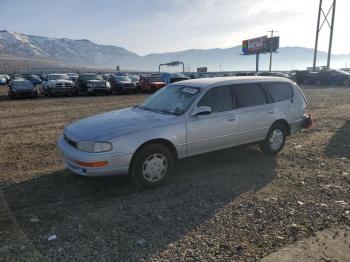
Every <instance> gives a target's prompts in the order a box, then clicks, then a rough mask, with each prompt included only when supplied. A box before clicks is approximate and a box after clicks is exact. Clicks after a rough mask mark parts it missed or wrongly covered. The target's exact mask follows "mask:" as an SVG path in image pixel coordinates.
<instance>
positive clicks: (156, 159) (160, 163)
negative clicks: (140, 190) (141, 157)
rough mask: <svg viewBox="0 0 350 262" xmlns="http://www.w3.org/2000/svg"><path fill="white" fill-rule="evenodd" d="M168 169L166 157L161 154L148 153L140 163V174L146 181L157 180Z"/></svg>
mask: <svg viewBox="0 0 350 262" xmlns="http://www.w3.org/2000/svg"><path fill="white" fill-rule="evenodd" d="M167 170H168V161H167V158H166V157H165V156H164V155H162V154H153V155H150V156H149V157H148V158H147V159H146V160H145V162H144V163H143V165H142V175H143V177H144V178H145V179H146V180H147V181H148V182H152V183H154V182H158V181H159V180H161V179H162V178H163V177H164V176H165V174H166V171H167Z"/></svg>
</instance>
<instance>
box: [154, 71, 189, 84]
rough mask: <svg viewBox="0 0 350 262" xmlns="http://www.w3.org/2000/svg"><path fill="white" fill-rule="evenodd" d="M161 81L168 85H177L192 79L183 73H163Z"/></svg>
mask: <svg viewBox="0 0 350 262" xmlns="http://www.w3.org/2000/svg"><path fill="white" fill-rule="evenodd" d="M160 78H161V80H162V81H163V82H164V83H166V84H171V83H176V82H180V81H184V80H189V79H191V78H190V77H189V76H186V75H185V74H182V73H161V74H160Z"/></svg>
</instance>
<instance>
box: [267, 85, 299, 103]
mask: <svg viewBox="0 0 350 262" xmlns="http://www.w3.org/2000/svg"><path fill="white" fill-rule="evenodd" d="M267 88H268V90H269V93H270V95H271V97H272V99H273V101H274V102H281V101H285V100H289V99H292V98H293V89H292V87H291V86H290V85H289V84H287V83H269V84H267Z"/></svg>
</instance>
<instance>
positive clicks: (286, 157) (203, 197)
mask: <svg viewBox="0 0 350 262" xmlns="http://www.w3.org/2000/svg"><path fill="white" fill-rule="evenodd" d="M0 89H1V87H0ZM304 91H305V93H306V95H307V97H308V99H309V101H310V106H311V109H310V112H311V113H312V116H313V118H314V120H315V125H314V128H313V129H312V130H309V131H306V132H303V133H301V134H298V135H295V136H292V137H290V138H289V139H288V141H287V144H286V147H285V150H284V151H283V152H282V153H281V154H280V155H278V156H277V157H271V156H266V155H264V154H262V153H261V152H260V151H259V150H258V149H257V148H256V147H255V146H251V147H242V148H236V149H230V150H225V151H220V152H214V153H210V154H206V155H203V156H199V157H194V158H191V159H188V160H184V161H180V162H179V163H178V168H177V170H176V172H175V173H176V174H175V176H174V178H173V179H172V181H171V182H170V183H169V184H168V185H165V186H163V187H161V188H158V189H155V190H151V191H140V190H138V189H137V188H135V187H134V186H133V185H132V184H131V182H130V180H129V179H128V177H111V178H100V179H91V178H90V179H88V178H83V177H79V176H76V175H74V174H72V173H70V172H69V171H67V170H65V169H64V167H63V165H62V163H61V161H60V157H59V154H58V151H57V148H56V139H57V137H58V136H59V135H60V134H61V132H62V130H63V128H64V126H65V125H67V124H68V123H70V122H72V121H74V120H76V119H80V118H82V117H85V116H89V115H93V114H96V113H98V112H103V111H107V110H113V109H118V108H123V107H127V106H131V105H135V104H137V103H138V102H140V101H142V100H143V99H144V98H145V96H144V95H135V96H118V97H116V96H110V97H76V98H53V99H44V98H39V99H35V100H31V99H29V100H8V99H6V98H0V135H1V136H0V190H1V191H0V261H1V259H3V260H5V261H21V260H23V261H24V260H26V261H28V260H32V261H40V260H42V261H48V260H49V261H140V260H141V261H143V260H161V261H164V260H180V261H194V260H196V261H203V260H211V261H235V260H239V261H254V260H259V259H261V258H263V257H265V256H267V255H269V254H271V253H272V252H274V251H277V250H280V249H281V248H282V247H284V246H287V245H289V244H291V243H294V242H296V241H298V240H300V239H303V238H305V237H309V236H313V235H314V234H315V233H316V232H317V231H321V230H324V229H327V228H331V227H332V228H339V229H342V228H343V227H346V226H347V225H350V204H349V203H350V175H349V173H350V136H349V134H350V88H327V89H325V88H322V89H320V88H312V87H307V88H304ZM53 235H55V236H56V240H52V241H48V237H50V236H51V237H52V236H53ZM335 237H336V236H335ZM347 245H349V243H347ZM349 248H350V247H349ZM349 256H350V252H349ZM325 258H327V256H326V255H325Z"/></svg>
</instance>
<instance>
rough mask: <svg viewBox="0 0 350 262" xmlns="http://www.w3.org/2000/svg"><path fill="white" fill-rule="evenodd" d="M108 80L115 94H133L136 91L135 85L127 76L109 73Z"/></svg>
mask: <svg viewBox="0 0 350 262" xmlns="http://www.w3.org/2000/svg"><path fill="white" fill-rule="evenodd" d="M108 80H109V82H110V83H111V86H112V90H113V92H115V93H116V94H125V93H134V94H135V93H137V92H138V88H137V85H136V84H135V82H133V81H132V80H131V78H130V77H128V76H123V75H114V74H111V75H110V76H109V79H108Z"/></svg>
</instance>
